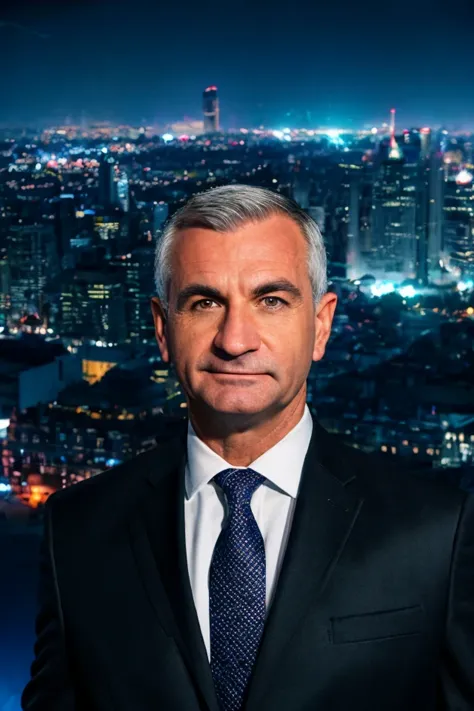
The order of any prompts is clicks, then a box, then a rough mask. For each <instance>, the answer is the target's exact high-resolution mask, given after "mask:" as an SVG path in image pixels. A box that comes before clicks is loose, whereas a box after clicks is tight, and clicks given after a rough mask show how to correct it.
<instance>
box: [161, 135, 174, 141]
mask: <svg viewBox="0 0 474 711" xmlns="http://www.w3.org/2000/svg"><path fill="white" fill-rule="evenodd" d="M161 138H162V139H163V140H164V142H165V143H169V142H170V141H173V140H174V136H173V134H172V133H164V134H163V135H162V137H161Z"/></svg>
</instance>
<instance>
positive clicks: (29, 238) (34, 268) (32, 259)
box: [7, 224, 60, 322]
mask: <svg viewBox="0 0 474 711" xmlns="http://www.w3.org/2000/svg"><path fill="white" fill-rule="evenodd" d="M7 255H8V264H9V270H10V290H11V291H10V296H11V317H12V320H13V321H14V322H16V321H17V320H18V318H20V317H21V316H23V315H24V314H27V313H34V312H36V311H37V312H38V313H41V312H42V310H43V305H44V304H43V296H44V291H45V287H46V284H47V281H48V280H49V279H53V278H54V277H55V276H56V275H57V274H59V271H60V260H59V255H58V250H57V241H56V235H55V232H54V226H53V225H40V224H34V225H23V224H21V225H14V226H12V227H11V228H10V230H9V234H8V237H7Z"/></svg>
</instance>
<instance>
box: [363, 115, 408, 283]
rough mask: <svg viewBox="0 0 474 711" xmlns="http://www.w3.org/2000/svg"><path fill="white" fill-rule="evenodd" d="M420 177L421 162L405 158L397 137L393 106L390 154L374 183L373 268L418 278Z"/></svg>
mask: <svg viewBox="0 0 474 711" xmlns="http://www.w3.org/2000/svg"><path fill="white" fill-rule="evenodd" d="M419 179H420V168H419V165H418V163H417V162H414V161H411V162H409V161H408V160H407V159H406V158H405V156H404V155H403V152H402V150H401V148H400V147H399V145H398V143H397V141H396V139H395V110H394V109H392V110H391V126H390V143H389V151H388V157H387V158H386V159H385V160H382V161H381V163H380V165H379V166H378V169H377V173H376V176H375V179H374V184H373V215H372V249H371V254H370V260H369V261H370V268H371V270H373V271H376V272H378V273H390V274H392V275H394V276H396V277H397V278H415V276H416V274H417V260H418V255H417V239H416V237H417V214H416V210H417V196H418V195H419Z"/></svg>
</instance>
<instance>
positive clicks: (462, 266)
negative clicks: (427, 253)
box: [443, 169, 474, 278]
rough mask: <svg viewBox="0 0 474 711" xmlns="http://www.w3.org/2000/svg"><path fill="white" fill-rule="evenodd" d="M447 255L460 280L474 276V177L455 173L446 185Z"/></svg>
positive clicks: (465, 173) (445, 246) (450, 174)
mask: <svg viewBox="0 0 474 711" xmlns="http://www.w3.org/2000/svg"><path fill="white" fill-rule="evenodd" d="M443 242H444V245H443V252H444V255H445V258H446V260H447V265H448V268H449V269H450V270H452V271H454V272H455V274H456V275H457V276H458V277H461V276H463V277H466V276H468V277H470V278H472V277H473V276H474V176H473V175H472V173H470V172H469V171H468V170H466V169H462V170H460V171H459V172H457V173H455V172H451V173H449V174H448V175H447V177H446V180H445V182H444V200H443Z"/></svg>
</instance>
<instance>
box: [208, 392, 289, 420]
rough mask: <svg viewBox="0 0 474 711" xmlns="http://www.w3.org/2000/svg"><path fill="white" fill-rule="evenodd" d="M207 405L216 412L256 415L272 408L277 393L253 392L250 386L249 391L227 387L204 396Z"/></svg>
mask: <svg viewBox="0 0 474 711" xmlns="http://www.w3.org/2000/svg"><path fill="white" fill-rule="evenodd" d="M202 399H203V400H204V402H205V403H206V405H207V406H208V407H209V408H210V409H211V410H214V411H215V412H221V413H222V414H227V415H230V414H235V415H237V414H242V415H244V414H246V415H254V414H258V413H259V412H262V411H264V410H267V409H268V408H271V406H272V405H273V404H274V402H275V393H269V392H266V393H259V392H256V391H253V392H252V388H249V389H248V391H247V392H238V391H237V390H235V391H234V392H232V389H230V388H229V389H227V392H225V391H224V390H222V391H221V392H216V393H212V394H211V393H207V394H206V395H205V396H204V397H203V398H202Z"/></svg>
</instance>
